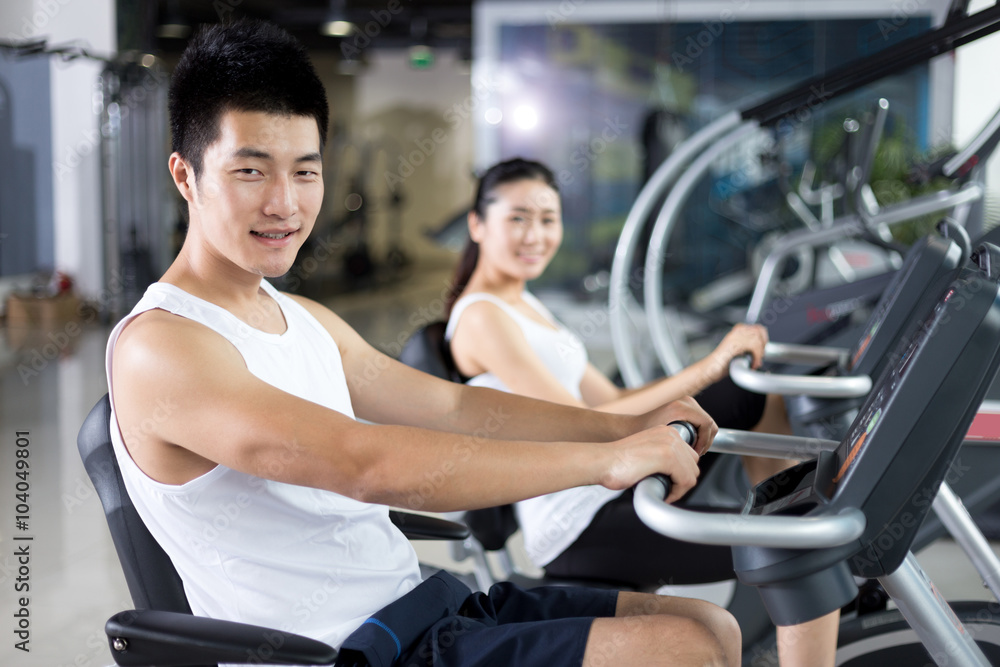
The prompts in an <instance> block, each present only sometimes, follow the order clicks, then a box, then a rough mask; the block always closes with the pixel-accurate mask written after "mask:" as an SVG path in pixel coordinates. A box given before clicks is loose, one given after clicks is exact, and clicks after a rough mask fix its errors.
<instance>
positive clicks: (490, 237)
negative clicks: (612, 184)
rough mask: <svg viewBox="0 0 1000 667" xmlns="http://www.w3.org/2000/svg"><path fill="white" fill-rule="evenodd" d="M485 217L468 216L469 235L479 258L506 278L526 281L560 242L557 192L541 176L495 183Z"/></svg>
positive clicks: (543, 264)
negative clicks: (476, 244) (476, 246)
mask: <svg viewBox="0 0 1000 667" xmlns="http://www.w3.org/2000/svg"><path fill="white" fill-rule="evenodd" d="M490 198H491V199H492V200H493V201H492V203H490V204H489V205H487V207H486V211H485V213H486V217H485V219H480V218H479V217H478V216H476V215H475V214H474V213H473V214H472V215H470V220H469V234H470V235H471V237H472V240H473V241H475V242H476V243H478V244H479V263H480V265H484V264H485V265H487V266H484V268H489V269H491V270H497V271H500V272H501V273H503V274H506V275H508V276H510V277H513V278H517V279H521V280H532V279H534V278H537V277H538V276H540V275H541V274H542V272H543V271H545V267H547V266H548V264H549V262H550V261H551V260H552V257H553V256H554V255H555V254H556V251H557V250H559V244H560V243H562V233H563V230H562V210H561V208H560V205H559V195H558V193H556V191H555V190H553V189H552V188H551V187H549V186H548V185H546V184H545V182H544V181H540V180H536V179H525V180H521V181H512V182H509V183H504V184H502V185H498V186H497V187H496V188H494V189H493V192H492V194H491V197H490Z"/></svg>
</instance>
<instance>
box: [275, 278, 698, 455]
mask: <svg viewBox="0 0 1000 667" xmlns="http://www.w3.org/2000/svg"><path fill="white" fill-rule="evenodd" d="M293 298H295V299H296V300H297V301H298V302H299V303H301V304H302V305H303V306H304V307H305V308H306V309H307V310H309V311H310V313H312V314H313V316H314V317H316V318H317V319H318V320H319V321H320V323H321V324H323V326H324V327H326V329H327V331H329V332H330V335H331V336H332V337H333V339H334V340H335V341H336V342H337V345H338V347H339V348H340V352H341V357H342V358H343V363H344V372H345V374H346V376H347V384H348V387H349V389H350V392H351V400H352V403H353V405H354V410H355V413H356V414H357V415H358V416H359V417H361V418H363V419H367V420H369V421H373V422H377V423H381V424H406V425H410V426H421V427H425V428H432V429H437V430H443V431H449V432H453V433H466V434H470V435H477V436H479V437H490V438H497V439H502V440H534V441H539V442H551V441H554V440H571V441H576V442H610V441H612V440H618V439H621V438H624V437H626V436H628V435H630V434H633V433H636V432H638V431H642V430H644V429H646V428H649V427H650V426H655V425H658V424H669V423H670V422H672V421H687V422H690V423H692V424H693V425H694V426H695V427H696V428H697V429H698V431H699V442H698V450H699V451H702V452H703V451H704V450H705V449H707V447H708V445H709V444H710V443H711V440H712V438H713V437H714V435H715V432H716V430H717V429H716V427H715V423H714V422H713V421H712V419H711V417H709V416H708V415H707V414H706V413H705V412H704V411H703V410H702V409H701V408H700V407H698V406H697V404H696V403H694V402H693V401H690V400H686V401H678V402H676V403H674V404H672V405H664V406H657V407H656V408H655V409H653V410H651V411H649V412H646V413H644V414H641V415H635V416H633V415H620V414H604V413H599V412H595V411H593V410H587V409H582V408H579V407H575V406H571V405H567V404H564V403H563V402H562V401H553V402H547V401H545V400H537V399H533V398H528V397H526V396H521V395H519V394H517V393H508V392H501V391H495V390H491V389H483V388H476V387H468V386H466V385H462V384H458V383H455V382H448V381H445V380H440V379H438V378H433V377H430V376H428V375H427V374H425V373H421V372H419V371H416V370H414V369H412V368H409V367H408V366H406V365H404V364H401V363H399V362H397V361H395V360H393V359H391V358H390V357H389V356H387V355H385V354H384V353H382V352H379V351H378V350H376V349H374V348H373V347H372V346H370V345H369V344H368V343H367V342H366V341H365V340H364V339H362V338H361V336H359V335H358V333H357V332H356V331H354V330H353V329H352V328H351V327H350V326H349V325H348V324H347V323H345V322H344V321H343V320H342V319H341V318H340V317H338V316H337V315H335V314H334V313H332V312H331V311H330V310H329V309H327V308H325V307H323V306H321V305H319V304H317V303H315V302H313V301H310V300H308V299H304V298H302V297H298V296H296V297H293Z"/></svg>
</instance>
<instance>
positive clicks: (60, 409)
mask: <svg viewBox="0 0 1000 667" xmlns="http://www.w3.org/2000/svg"><path fill="white" fill-rule="evenodd" d="M447 277H448V273H447V272H446V271H445V270H444V269H441V270H433V271H428V272H425V273H422V274H419V275H415V276H413V277H412V278H410V279H408V280H406V281H403V282H401V283H398V284H396V285H394V286H392V287H387V288H383V289H380V290H376V291H371V292H366V293H364V294H357V295H352V296H347V297H343V298H338V299H336V300H333V301H331V302H329V303H328V305H330V306H331V307H333V308H334V310H336V311H337V312H338V313H340V314H341V315H342V316H343V317H344V318H345V319H346V320H347V321H348V322H350V323H351V324H352V325H353V326H355V328H357V329H358V330H359V332H360V333H361V334H362V335H363V336H365V337H366V338H367V339H368V340H369V341H371V342H373V343H374V344H375V345H377V346H381V347H382V349H385V350H386V351H390V352H391V351H392V349H393V344H394V343H397V342H399V341H400V340H401V338H400V337H401V335H402V336H403V337H404V339H405V334H406V333H407V332H408V331H409V330H410V329H412V328H413V326H414V324H415V323H416V322H418V321H419V320H421V319H422V320H423V321H429V319H428V318H429V317H431V316H436V315H438V314H440V307H441V306H440V298H441V292H442V288H443V285H444V284H445V282H446V280H447ZM595 307H596V306H595ZM108 331H109V329H108V328H107V327H104V326H91V327H87V328H84V329H83V330H82V332H80V333H79V334H78V335H75V336H70V337H68V340H63V341H61V342H62V343H63V344H64V347H63V346H62V345H59V347H63V349H61V350H60V351H59V352H58V354H56V347H54V345H58V343H54V342H53V341H55V340H56V339H53V338H52V337H49V336H47V335H46V334H37V333H36V334H33V335H32V336H29V337H28V338H27V339H26V341H25V342H24V343H23V344H22V345H21V346H20V348H19V349H18V350H13V349H11V347H10V344H9V343H8V339H7V338H6V337H4V336H0V471H4V474H2V475H0V619H4V620H3V621H2V622H0V636H2V637H4V639H3V641H2V642H0V665H16V666H18V667H36V666H37V667H43V666H44V667H70V666H73V667H103V666H105V665H111V664H113V663H112V660H111V657H110V653H109V651H108V649H107V644H106V642H105V640H104V634H103V625H104V621H105V619H107V617H109V616H110V615H111V614H113V613H114V612H116V611H118V610H120V609H126V608H131V606H132V603H131V600H130V597H129V594H128V590H127V588H126V586H125V581H124V578H123V576H122V573H121V568H120V567H119V565H118V560H117V556H116V555H115V552H114V547H113V546H112V544H111V540H110V536H109V534H108V530H107V527H106V524H105V521H104V515H103V512H102V510H101V506H100V502H99V501H98V499H97V497H96V495H95V493H94V491H93V489H92V487H91V485H90V481H89V480H88V478H87V476H86V474H85V473H84V470H83V466H82V465H81V463H80V459H79V455H78V454H77V450H76V435H77V431H78V429H79V427H80V424H81V423H82V421H83V418H84V417H85V416H86V414H87V412H88V411H89V410H90V408H91V407H92V406H93V404H94V403H95V402H96V401H97V399H98V398H100V397H101V395H103V394H104V393H105V392H106V391H107V385H106V379H105V371H104V349H105V344H106V341H107V335H108ZM57 338H58V337H57ZM600 340H601V337H600V336H594V337H591V338H590V339H589V340H588V343H592V344H595V345H597V344H599V341H600ZM597 352H598V353H599V354H598V355H597V356H598V358H600V359H610V357H609V356H608V352H607V350H606V349H605V350H603V351H601V350H598V351H597ZM18 432H27V433H28V434H29V435H28V436H27V437H28V439H29V447H30V463H31V468H30V477H29V480H30V497H29V501H30V514H29V519H28V522H27V526H26V528H25V529H23V530H19V529H17V528H16V524H15V505H16V503H17V502H18V500H17V499H16V497H15V496H16V489H15V482H17V481H20V480H18V479H16V478H15V477H14V474H13V473H14V461H15V454H14V450H15V436H16V433H18ZM206 435H207V436H209V437H210V434H206ZM15 533H16V534H17V536H19V537H24V536H30V537H32V538H33V539H32V541H30V542H18V543H17V544H18V545H21V544H25V543H27V544H29V549H30V562H29V565H28V569H29V572H28V575H27V579H28V581H27V582H22V583H28V584H29V585H30V592H26V593H18V594H15V585H17V584H18V581H17V579H18V577H19V576H23V575H19V573H18V566H19V564H18V562H17V557H16V556H15V555H14V552H15V546H14V545H15V543H14V542H13V540H12V537H14V534H15ZM416 548H417V550H418V553H419V554H420V556H421V560H422V561H424V562H425V563H428V564H431V565H435V566H442V567H450V568H452V569H455V570H460V571H468V569H469V566H468V564H466V563H460V564H455V563H454V562H453V561H452V560H451V559H450V557H449V555H448V550H447V547H446V545H444V544H440V543H427V542H422V543H416ZM994 548H995V549H996V550H997V551H998V553H1000V543H996V544H995V545H994ZM919 559H920V561H921V563H922V564H923V565H924V567H925V568H926V570H927V572H928V574H929V575H930V577H931V579H932V580H934V581H935V583H936V584H937V585H938V587H939V588H940V590H941V592H942V594H943V595H944V596H945V597H947V598H952V599H990V595H989V592H988V591H987V590H986V589H984V588H983V587H982V585H981V584H980V581H979V578H978V576H977V575H976V574H975V572H974V571H973V570H972V568H971V566H969V565H968V564H967V561H966V560H965V559H964V557H963V555H962V554H961V552H960V551H959V550H958V548H957V547H956V546H955V545H954V544H953V543H951V542H939V543H937V544H935V545H933V546H932V547H930V548H928V549H926V550H925V551H923V552H922V553H920V554H919ZM22 594H23V595H27V596H29V598H30V606H29V609H30V616H31V618H30V632H31V636H30V644H29V646H30V649H31V651H30V653H23V652H21V651H18V650H15V649H14V648H13V644H14V641H12V640H11V636H12V635H11V631H12V630H13V629H14V624H13V621H12V620H11V619H12V618H13V613H14V605H15V600H16V599H17V598H18V597H20V596H21V595H22ZM707 594H708V597H709V598H710V599H712V596H713V595H718V593H717V592H713V591H711V590H710V591H708V592H707Z"/></svg>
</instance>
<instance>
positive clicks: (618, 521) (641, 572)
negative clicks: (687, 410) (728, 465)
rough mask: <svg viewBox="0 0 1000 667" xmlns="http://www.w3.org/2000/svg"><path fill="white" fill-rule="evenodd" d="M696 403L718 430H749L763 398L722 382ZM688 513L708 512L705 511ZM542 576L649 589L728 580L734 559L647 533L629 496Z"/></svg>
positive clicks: (709, 459)
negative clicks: (715, 424) (717, 426)
mask: <svg viewBox="0 0 1000 667" xmlns="http://www.w3.org/2000/svg"><path fill="white" fill-rule="evenodd" d="M695 400H697V401H698V404H699V405H701V407H702V408H703V409H704V410H705V412H707V413H708V414H710V415H711V416H712V418H713V419H714V420H715V422H716V423H717V424H718V425H719V426H720V427H721V428H733V429H740V430H748V429H750V428H753V427H754V426H756V425H757V422H759V421H760V419H761V416H762V415H763V414H764V403H765V401H766V397H765V396H763V395H761V394H755V393H753V392H749V391H746V390H744V389H741V388H740V387H738V386H737V385H736V384H734V383H733V381H732V380H730V379H729V378H728V377H726V378H724V379H723V380H720V381H719V382H716V383H715V384H713V385H711V386H709V387H706V388H705V389H704V390H703V391H702V392H701V393H700V394H698V395H697V396H695ZM718 456H719V455H718V454H713V453H711V452H709V453H708V454H706V455H705V456H703V457H702V458H701V460H700V461H699V462H698V467H700V468H701V472H702V477H703V478H704V475H705V472H707V470H708V469H709V468H711V466H712V465H713V464H714V463H715V462H716V460H717V459H718ZM680 503H681V504H684V499H682V500H681V501H680ZM691 509H697V510H699V511H707V512H711V511H713V508H710V507H698V508H694V507H692V508H691ZM545 572H546V574H549V575H551V576H556V577H562V578H570V579H577V580H588V579H590V580H595V581H601V582H611V583H618V584H619V585H621V586H629V587H632V588H639V589H652V588H658V587H660V586H664V585H674V584H677V585H680V584H702V583H710V582H715V581H722V580H724V579H729V578H731V577H732V576H733V557H732V550H731V549H730V548H729V547H726V546H712V545H707V544H695V543H692V542H681V541H679V540H673V539H671V538H669V537H666V536H664V535H661V534H660V533H658V532H656V531H655V530H652V529H650V528H649V527H648V526H646V524H644V523H643V522H642V520H641V519H640V518H639V517H638V515H636V513H635V508H634V507H633V505H632V491H631V490H629V491H626V492H625V493H623V494H622V495H620V496H618V497H617V498H614V499H613V500H611V501H609V502H608V503H606V504H605V505H604V506H603V507H602V508H601V509H600V510H599V511H598V513H597V514H596V515H595V516H594V518H593V520H592V521H591V522H590V525H588V526H587V528H586V530H584V531H583V533H582V534H581V535H580V537H578V538H577V539H576V541H574V542H573V544H571V545H570V546H569V547H567V548H566V550H565V551H563V552H562V553H561V554H559V555H558V556H557V557H556V558H555V559H554V560H553V561H552V562H550V563H549V564H548V565H546V566H545Z"/></svg>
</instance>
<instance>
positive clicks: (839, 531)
mask: <svg viewBox="0 0 1000 667" xmlns="http://www.w3.org/2000/svg"><path fill="white" fill-rule="evenodd" d="M663 490H664V487H663V484H662V481H661V480H660V479H658V478H655V477H648V478H646V479H644V480H642V481H641V482H639V484H638V485H637V486H636V487H635V498H634V501H633V502H634V504H635V512H636V514H638V515H639V518H640V519H642V521H643V523H645V524H646V525H647V526H649V527H650V528H652V529H653V530H655V531H656V532H658V533H660V534H662V535H666V536H668V537H672V538H674V539H678V540H684V541H686V542H698V543H701V544H719V545H726V544H729V545H758V546H764V547H779V548H786V549H822V548H827V547H836V546H840V545H842V544H847V543H848V542H850V541H852V540H856V539H858V538H859V537H860V536H861V534H862V533H863V532H864V530H865V515H864V513H863V512H861V510H859V509H853V508H852V509H848V510H845V511H844V512H842V513H840V514H837V515H832V516H818V517H793V516H750V515H747V514H709V513H706V512H694V511H692V510H685V509H681V508H679V507H675V506H673V505H667V504H665V503H664V502H663V498H664V493H663Z"/></svg>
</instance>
